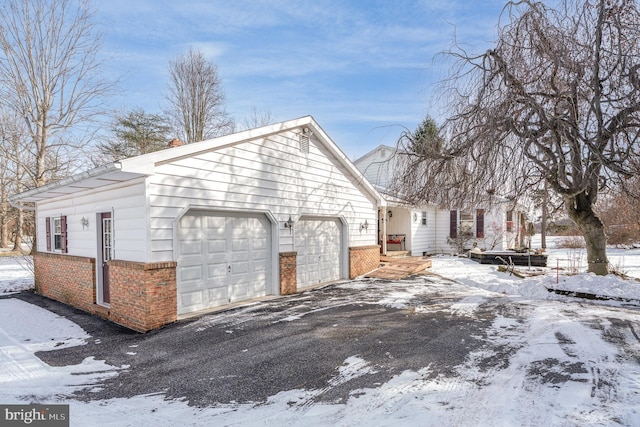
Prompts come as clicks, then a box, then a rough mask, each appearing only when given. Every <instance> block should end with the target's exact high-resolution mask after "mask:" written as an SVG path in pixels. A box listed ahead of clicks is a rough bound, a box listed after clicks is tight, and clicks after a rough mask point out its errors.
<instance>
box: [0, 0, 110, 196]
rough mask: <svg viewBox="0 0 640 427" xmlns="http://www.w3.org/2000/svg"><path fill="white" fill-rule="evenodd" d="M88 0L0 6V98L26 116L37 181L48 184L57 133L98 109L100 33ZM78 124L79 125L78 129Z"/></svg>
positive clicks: (103, 89)
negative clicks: (49, 160) (48, 158)
mask: <svg viewBox="0 0 640 427" xmlns="http://www.w3.org/2000/svg"><path fill="white" fill-rule="evenodd" d="M92 19H93V12H92V11H91V10H90V9H89V7H88V5H87V2H86V1H71V0H5V1H4V2H2V5H0V49H1V50H0V54H1V55H2V57H1V58H0V80H1V81H2V82H3V84H2V85H0V102H3V103H4V104H5V105H6V106H8V107H9V108H13V109H15V110H16V111H17V112H18V113H19V114H20V115H21V116H22V118H23V119H24V121H25V124H26V127H27V132H28V134H29V136H30V137H31V139H32V141H33V147H34V155H35V162H34V165H35V169H34V170H31V171H29V172H30V173H31V174H32V175H33V178H34V183H35V185H36V186H42V185H44V184H45V183H46V180H47V177H46V173H47V164H46V163H47V162H46V156H47V150H48V148H49V146H50V143H51V140H52V138H53V137H55V136H56V135H58V134H59V133H61V132H63V131H67V130H69V129H70V128H71V127H72V126H77V125H78V124H80V123H82V122H84V121H85V120H88V119H89V118H91V117H92V116H93V115H94V114H96V113H97V112H98V110H97V108H96V107H97V102H98V100H99V98H100V97H101V96H102V95H105V94H106V93H108V92H109V91H110V89H111V85H110V84H109V83H107V82H106V81H103V80H100V79H99V68H100V65H101V61H100V60H99V59H98V56H97V54H98V52H99V50H100V46H101V44H100V40H101V37H100V35H99V34H98V33H97V32H96V30H95V28H94V24H93V23H92ZM76 129H77V128H76Z"/></svg>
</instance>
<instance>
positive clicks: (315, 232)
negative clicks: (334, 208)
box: [294, 218, 343, 288]
mask: <svg viewBox="0 0 640 427" xmlns="http://www.w3.org/2000/svg"><path fill="white" fill-rule="evenodd" d="M342 234H343V232H342V223H341V222H340V220H339V219H337V218H302V219H300V221H298V223H297V224H296V238H295V245H294V248H295V250H296V251H297V253H298V254H297V261H298V262H297V277H296V279H297V280H296V281H297V285H298V288H304V287H306V286H312V285H317V284H319V283H325V282H331V281H335V280H339V279H340V278H341V277H342V276H341V274H340V272H341V264H342V262H341V261H342V254H343V244H342Z"/></svg>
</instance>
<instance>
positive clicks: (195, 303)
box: [180, 291, 203, 307]
mask: <svg viewBox="0 0 640 427" xmlns="http://www.w3.org/2000/svg"><path fill="white" fill-rule="evenodd" d="M180 300H181V301H180V302H181V303H182V305H183V306H186V307H200V306H202V301H203V299H202V291H194V292H183V293H181V294H180Z"/></svg>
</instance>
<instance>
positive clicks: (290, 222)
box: [284, 215, 293, 233]
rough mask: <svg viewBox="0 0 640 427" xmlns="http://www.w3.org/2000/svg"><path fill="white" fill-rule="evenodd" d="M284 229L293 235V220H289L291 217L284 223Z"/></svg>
mask: <svg viewBox="0 0 640 427" xmlns="http://www.w3.org/2000/svg"><path fill="white" fill-rule="evenodd" d="M284 228H288V229H289V233H293V220H292V219H291V215H289V219H288V220H286V221H285V222H284Z"/></svg>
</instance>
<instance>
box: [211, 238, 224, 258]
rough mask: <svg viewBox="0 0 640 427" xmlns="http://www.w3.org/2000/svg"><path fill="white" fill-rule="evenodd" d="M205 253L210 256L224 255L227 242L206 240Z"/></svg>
mask: <svg viewBox="0 0 640 427" xmlns="http://www.w3.org/2000/svg"><path fill="white" fill-rule="evenodd" d="M207 252H208V253H209V254H210V255H211V254H214V255H215V254H224V253H225V252H227V241H226V240H225V239H208V240H207Z"/></svg>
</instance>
